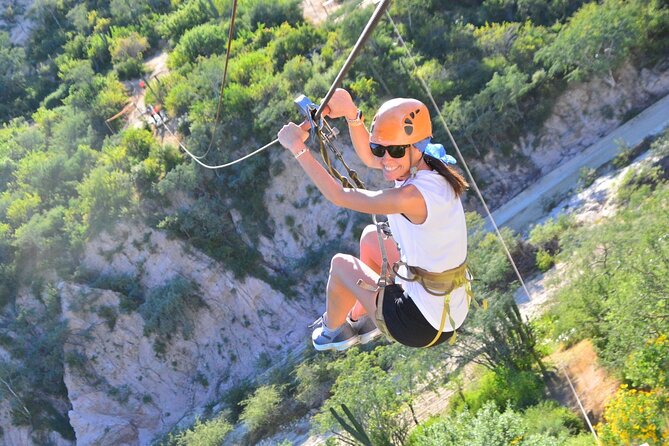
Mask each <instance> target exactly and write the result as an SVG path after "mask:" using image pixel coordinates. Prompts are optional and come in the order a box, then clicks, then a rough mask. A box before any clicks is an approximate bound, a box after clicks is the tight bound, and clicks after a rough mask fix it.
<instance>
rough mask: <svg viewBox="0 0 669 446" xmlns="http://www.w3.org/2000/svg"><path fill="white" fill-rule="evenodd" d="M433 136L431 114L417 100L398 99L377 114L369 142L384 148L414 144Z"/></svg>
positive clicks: (392, 100) (386, 104)
mask: <svg viewBox="0 0 669 446" xmlns="http://www.w3.org/2000/svg"><path fill="white" fill-rule="evenodd" d="M431 136H432V121H430V112H429V111H428V110H427V107H426V106H425V104H423V103H422V102H420V101H418V100H416V99H407V98H396V99H391V100H390V101H387V102H385V103H384V104H383V105H381V108H379V111H377V112H376V115H375V116H374V120H372V126H371V128H370V135H369V142H371V143H374V144H381V145H384V146H391V145H404V144H414V143H417V142H418V141H421V140H423V139H425V138H429V137H431Z"/></svg>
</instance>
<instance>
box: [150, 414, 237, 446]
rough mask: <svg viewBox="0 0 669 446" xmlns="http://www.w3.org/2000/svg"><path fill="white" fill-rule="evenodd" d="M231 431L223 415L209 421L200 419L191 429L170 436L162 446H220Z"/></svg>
mask: <svg viewBox="0 0 669 446" xmlns="http://www.w3.org/2000/svg"><path fill="white" fill-rule="evenodd" d="M231 430H232V426H231V425H230V423H228V422H227V421H226V420H225V417H224V416H223V415H219V416H218V417H216V418H214V419H212V420H208V421H202V420H200V419H198V420H197V421H195V424H194V425H193V427H191V428H190V429H186V430H184V431H182V432H180V433H178V434H176V435H173V434H170V435H169V436H168V439H167V441H166V442H165V443H162V444H161V446H219V445H222V444H223V440H224V439H225V437H226V436H227V435H228V433H229V432H230V431H231Z"/></svg>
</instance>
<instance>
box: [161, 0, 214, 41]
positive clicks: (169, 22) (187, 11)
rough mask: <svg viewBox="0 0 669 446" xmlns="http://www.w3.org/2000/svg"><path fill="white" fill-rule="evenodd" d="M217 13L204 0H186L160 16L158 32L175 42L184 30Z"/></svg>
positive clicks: (205, 20) (203, 21)
mask: <svg viewBox="0 0 669 446" xmlns="http://www.w3.org/2000/svg"><path fill="white" fill-rule="evenodd" d="M217 14H218V13H217V12H216V11H215V10H212V9H210V8H209V4H208V3H207V2H206V1H204V0H190V1H186V2H184V3H181V5H180V8H179V9H178V10H176V11H174V12H173V13H171V14H169V15H166V16H164V17H163V18H162V20H161V21H160V23H159V24H158V32H159V34H160V35H161V36H162V37H164V38H167V39H170V40H171V41H172V43H176V42H177V41H178V40H179V38H180V37H181V35H182V34H183V33H184V32H186V31H187V30H189V29H191V28H194V27H195V26H197V25H200V24H202V23H205V22H207V21H208V20H209V19H210V18H212V17H215V16H216V15H217Z"/></svg>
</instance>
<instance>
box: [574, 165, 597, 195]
mask: <svg viewBox="0 0 669 446" xmlns="http://www.w3.org/2000/svg"><path fill="white" fill-rule="evenodd" d="M596 179H597V170H596V169H593V168H591V167H581V169H580V170H579V171H578V189H579V190H585V189H587V188H589V187H590V186H592V183H594V182H595V180H596Z"/></svg>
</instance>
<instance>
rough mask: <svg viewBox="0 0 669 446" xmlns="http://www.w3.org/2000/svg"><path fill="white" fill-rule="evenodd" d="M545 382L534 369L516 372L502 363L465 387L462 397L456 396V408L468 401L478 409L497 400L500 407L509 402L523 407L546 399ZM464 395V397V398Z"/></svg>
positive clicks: (472, 408) (475, 410)
mask: <svg viewBox="0 0 669 446" xmlns="http://www.w3.org/2000/svg"><path fill="white" fill-rule="evenodd" d="M543 396H544V385H543V382H542V381H541V379H540V378H539V377H537V376H536V375H535V374H534V373H532V372H524V371H522V372H516V371H511V370H508V369H505V368H502V367H499V368H497V370H494V371H492V370H491V371H487V372H486V373H484V374H483V376H481V378H479V379H478V380H476V381H475V382H473V383H472V385H471V386H470V388H469V389H467V390H465V391H464V393H463V395H462V397H458V398H461V399H454V401H453V410H454V411H459V410H461V408H462V406H463V405H466V406H467V407H468V408H469V410H471V411H472V412H474V413H476V412H477V411H478V410H479V409H481V408H482V407H483V406H485V405H486V403H488V402H490V401H493V402H494V403H495V404H496V405H497V407H500V408H502V409H503V408H506V407H507V406H511V407H515V408H519V409H523V408H525V407H528V406H531V405H533V404H537V403H538V402H539V401H541V400H542V399H543ZM462 398H464V401H462Z"/></svg>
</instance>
